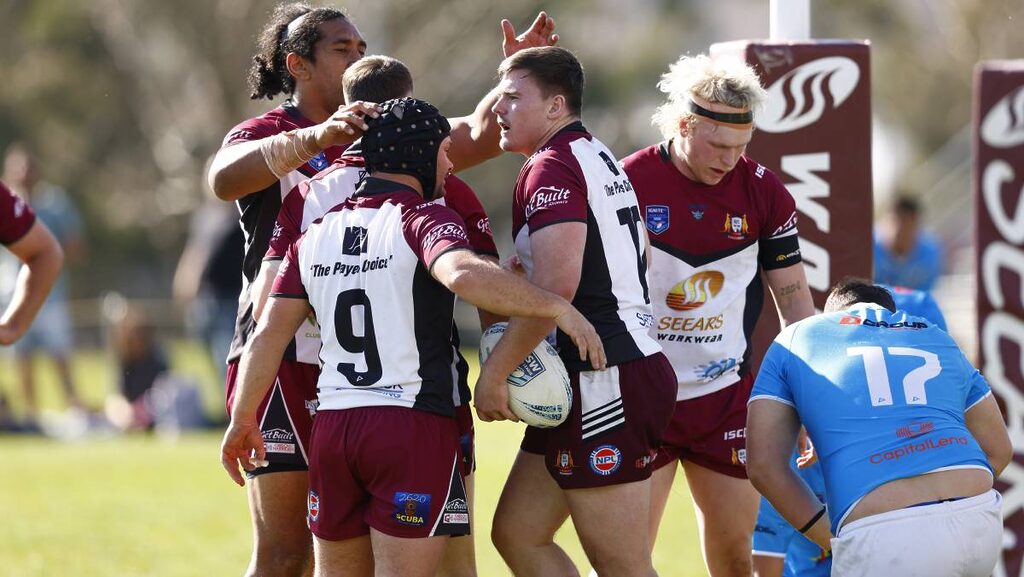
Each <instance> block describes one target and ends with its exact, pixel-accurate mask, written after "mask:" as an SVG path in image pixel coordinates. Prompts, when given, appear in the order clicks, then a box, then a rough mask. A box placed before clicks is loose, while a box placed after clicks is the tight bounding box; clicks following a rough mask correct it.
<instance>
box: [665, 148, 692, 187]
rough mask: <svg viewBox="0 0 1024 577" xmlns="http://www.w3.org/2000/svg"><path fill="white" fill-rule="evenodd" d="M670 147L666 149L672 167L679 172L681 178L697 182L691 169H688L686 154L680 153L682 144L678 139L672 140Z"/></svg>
mask: <svg viewBox="0 0 1024 577" xmlns="http://www.w3.org/2000/svg"><path fill="white" fill-rule="evenodd" d="M670 144H671V146H669V147H668V155H669V158H671V159H672V166H674V167H676V170H678V171H679V172H681V173H682V174H683V176H685V177H686V178H689V179H690V180H692V181H694V182H697V175H696V174H694V172H693V169H691V168H690V163H689V161H687V159H686V154H685V153H683V151H682V146H683V145H682V142H680V140H679V139H678V138H673V139H672V141H671V143H670Z"/></svg>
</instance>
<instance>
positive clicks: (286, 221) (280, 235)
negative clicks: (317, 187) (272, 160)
mask: <svg viewBox="0 0 1024 577" xmlns="http://www.w3.org/2000/svg"><path fill="white" fill-rule="evenodd" d="M300 187H306V188H308V187H309V184H307V182H306V181H303V182H300V183H299V184H297V185H295V187H294V188H292V190H291V192H289V193H288V194H287V196H285V197H284V200H282V201H281V208H280V210H278V212H277V221H276V222H275V223H274V230H273V232H271V233H270V245H269V246H268V247H267V254H266V256H264V257H263V260H281V259H283V258H284V257H285V254H286V253H287V252H288V247H289V246H291V245H292V243H294V242H295V241H297V240H298V239H299V237H300V236H302V213H303V211H304V210H305V207H306V200H305V195H303V194H302V191H300V190H299V188H300Z"/></svg>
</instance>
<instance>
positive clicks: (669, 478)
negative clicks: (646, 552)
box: [650, 460, 678, 547]
mask: <svg viewBox="0 0 1024 577" xmlns="http://www.w3.org/2000/svg"><path fill="white" fill-rule="evenodd" d="M677 462H678V461H675V460H673V461H672V462H671V463H668V464H666V465H664V466H662V467H659V468H657V469H655V470H654V471H653V472H651V513H650V515H651V516H650V525H651V530H650V534H651V547H654V542H655V541H656V540H657V538H658V527H660V526H661V519H662V517H664V516H665V507H666V505H668V497H669V494H670V493H671V492H672V483H673V482H674V481H675V478H676V463H677Z"/></svg>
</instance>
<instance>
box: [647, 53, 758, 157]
mask: <svg viewBox="0 0 1024 577" xmlns="http://www.w3.org/2000/svg"><path fill="white" fill-rule="evenodd" d="M658 90H661V91H662V92H664V93H665V94H667V95H668V100H666V101H665V102H664V103H663V104H662V105H661V106H659V107H658V109H657V110H655V111H654V115H652V116H651V124H653V125H654V126H656V127H657V128H658V129H659V130H660V131H661V134H662V136H664V137H665V138H666V139H669V138H672V137H674V136H677V135H678V134H679V123H680V121H682V120H684V119H685V120H686V123H687V125H693V123H694V122H695V121H696V120H697V117H696V116H695V115H694V114H693V113H692V112H690V110H689V108H688V102H689V100H690V97H691V96H697V97H698V98H703V99H704V100H707V101H708V102H713V103H718V104H724V105H726V106H731V107H733V108H746V109H750V110H754V109H756V108H758V107H760V106H761V104H762V103H764V101H765V99H766V98H767V97H768V93H767V92H765V90H764V88H762V87H761V81H760V80H759V79H758V78H757V73H756V72H754V69H753V68H751V67H750V66H749V65H747V64H746V63H745V62H743V61H742V60H740V59H738V58H735V57H723V58H711V57H709V56H706V55H704V54H699V55H697V56H682V57H680V58H679V60H677V61H676V62H675V63H673V64H670V65H669V67H668V72H666V73H665V74H662V76H661V81H659V82H658Z"/></svg>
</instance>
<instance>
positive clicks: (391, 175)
mask: <svg viewBox="0 0 1024 577" xmlns="http://www.w3.org/2000/svg"><path fill="white" fill-rule="evenodd" d="M370 176H372V177H373V178H379V179H381V180H387V181H389V182H397V183H398V184H404V185H405V186H408V187H409V188H411V189H413V190H415V191H416V192H417V193H419V195H420V196H423V185H422V184H420V179H418V178H416V177H415V176H411V175H408V174H401V173H398V172H374V173H372V174H370Z"/></svg>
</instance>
